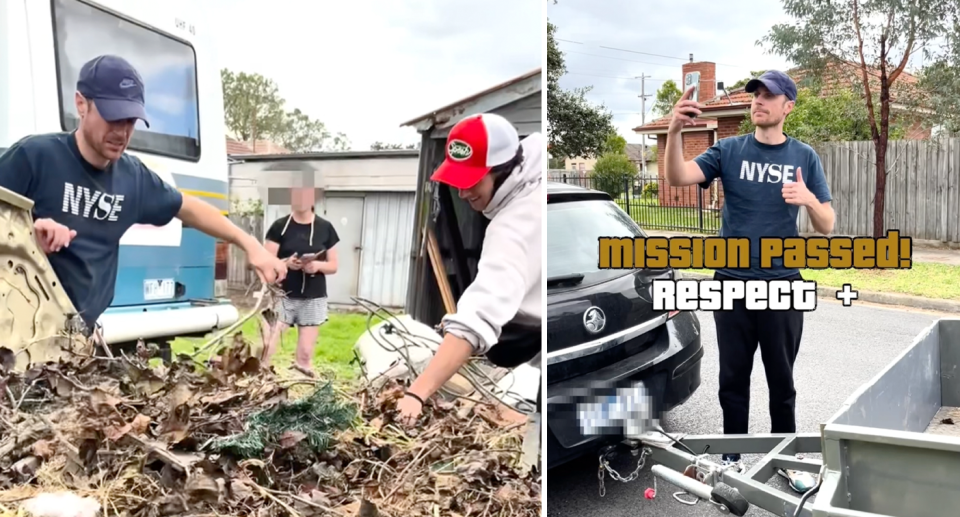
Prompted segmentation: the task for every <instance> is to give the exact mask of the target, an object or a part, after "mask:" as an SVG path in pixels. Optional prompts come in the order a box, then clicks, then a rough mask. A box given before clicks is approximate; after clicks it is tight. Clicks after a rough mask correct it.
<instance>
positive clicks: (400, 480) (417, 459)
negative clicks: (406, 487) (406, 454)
mask: <svg viewBox="0 0 960 517" xmlns="http://www.w3.org/2000/svg"><path fill="white" fill-rule="evenodd" d="M434 449H436V447H431V448H430V452H433V451H434ZM426 450H427V445H424V446H423V447H421V448H420V453H419V454H417V456H416V457H415V458H414V459H413V461H411V462H410V463H408V464H407V466H406V468H404V469H403V471H402V472H400V475H399V476H397V484H396V486H394V487H393V490H391V491H390V493H389V494H387V497H384V498H383V499H384V500H389V499H390V498H391V497H392V496H393V494H395V493H396V492H397V490H399V489H400V487H402V486H403V476H405V475H406V474H407V471H408V470H410V468H411V467H413V466H414V465H416V464H417V463H419V462H420V458H423V457H424V456H426V455H427V454H429V453H426ZM425 453H426V454H425Z"/></svg>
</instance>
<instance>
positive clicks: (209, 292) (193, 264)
mask: <svg viewBox="0 0 960 517" xmlns="http://www.w3.org/2000/svg"><path fill="white" fill-rule="evenodd" d="M174 181H176V183H177V188H179V189H184V190H193V191H200V192H210V193H216V194H220V195H226V194H227V192H228V186H227V182H226V181H217V180H211V179H208V178H197V177H194V176H187V175H184V174H174ZM204 201H208V202H212V201H223V202H224V207H225V206H226V200H216V199H206V198H204ZM211 204H214V206H217V203H211ZM215 262H216V241H215V239H214V238H213V237H210V236H208V235H206V234H204V233H202V232H200V231H199V230H194V229H191V228H184V229H183V236H182V238H181V241H180V246H178V247H172V246H120V258H119V269H118V271H117V287H116V290H115V292H114V298H113V304H111V307H113V308H119V307H123V306H139V305H150V306H151V307H153V306H158V305H169V304H170V303H171V302H177V301H186V300H190V299H194V300H195V299H211V298H213V297H214V276H215ZM158 279H173V280H174V281H175V282H179V283H181V284H183V285H184V286H185V287H186V292H185V293H184V296H183V297H181V298H178V299H176V300H156V301H146V300H144V298H143V282H144V281H145V280H158Z"/></svg>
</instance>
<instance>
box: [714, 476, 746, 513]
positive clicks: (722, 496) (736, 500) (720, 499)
mask: <svg viewBox="0 0 960 517" xmlns="http://www.w3.org/2000/svg"><path fill="white" fill-rule="evenodd" d="M710 497H711V498H712V499H713V500H714V501H715V502H717V503H720V504H722V505H723V506H726V507H727V510H730V513H732V514H733V515H736V516H737V517H743V516H744V515H745V514H746V513H747V510H749V509H750V503H748V502H747V500H746V499H744V498H743V496H742V495H740V492H739V491H737V489H736V488H733V487H732V486H730V485H725V484H723V483H717V485H716V486H715V487H713V490H711V491H710Z"/></svg>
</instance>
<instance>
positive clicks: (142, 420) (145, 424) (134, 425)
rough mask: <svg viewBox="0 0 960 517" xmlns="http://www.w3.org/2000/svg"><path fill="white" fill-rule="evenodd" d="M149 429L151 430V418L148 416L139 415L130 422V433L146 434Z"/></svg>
mask: <svg viewBox="0 0 960 517" xmlns="http://www.w3.org/2000/svg"><path fill="white" fill-rule="evenodd" d="M147 429H150V417H148V416H146V415H137V416H136V417H134V419H133V422H130V432H132V433H134V434H146V432H147Z"/></svg>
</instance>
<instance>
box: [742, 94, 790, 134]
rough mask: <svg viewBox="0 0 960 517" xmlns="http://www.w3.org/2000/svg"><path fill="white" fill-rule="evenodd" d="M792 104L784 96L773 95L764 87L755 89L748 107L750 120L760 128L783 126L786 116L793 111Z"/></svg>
mask: <svg viewBox="0 0 960 517" xmlns="http://www.w3.org/2000/svg"><path fill="white" fill-rule="evenodd" d="M793 104H794V102H793V101H791V100H787V96H786V95H774V94H772V93H770V90H767V89H766V88H765V87H763V86H761V87H759V88H757V91H756V92H754V94H753V102H752V103H751V105H750V120H751V121H752V122H753V125H755V126H757V127H761V128H771V127H777V126H779V125H781V124H783V121H784V120H785V119H786V118H787V115H788V114H789V113H790V112H791V111H793Z"/></svg>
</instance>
